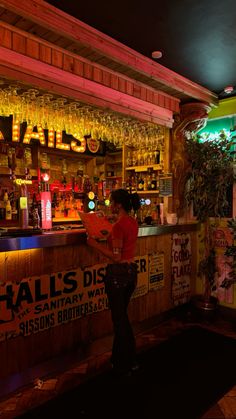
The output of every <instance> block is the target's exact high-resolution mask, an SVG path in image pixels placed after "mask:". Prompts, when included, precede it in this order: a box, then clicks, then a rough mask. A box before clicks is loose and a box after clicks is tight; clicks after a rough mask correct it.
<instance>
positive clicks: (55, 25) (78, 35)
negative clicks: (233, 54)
mask: <svg viewBox="0 0 236 419" xmlns="http://www.w3.org/2000/svg"><path fill="white" fill-rule="evenodd" d="M0 6H1V7H5V8H6V9H8V10H10V11H13V12H15V13H17V14H19V15H20V16H23V17H24V18H26V19H30V20H31V21H33V22H35V23H38V24H39V25H41V26H43V27H46V28H47V29H48V30H51V31H54V32H56V33H58V34H60V35H62V36H65V37H67V38H69V39H71V40H73V41H79V42H80V43H82V44H84V45H86V46H89V47H92V48H93V49H94V50H95V51H98V52H99V53H101V54H103V55H105V56H106V57H109V58H110V59H111V60H114V61H116V62H117V63H119V64H122V65H126V66H127V67H129V68H131V69H133V70H135V71H138V72H140V73H141V74H144V75H145V76H147V77H150V78H152V79H154V80H156V81H158V82H159V83H162V84H163V85H165V86H168V87H171V88H172V89H175V90H176V91H177V92H182V93H184V94H185V95H187V96H189V97H190V98H194V99H197V100H200V101H205V102H207V103H209V104H210V105H216V104H217V103H218V98H217V96H216V95H215V94H214V93H213V92H211V91H209V90H208V89H206V88H204V87H202V86H200V85H199V84H197V83H194V82H192V81H191V80H189V79H187V78H185V77H183V76H181V75H179V74H178V73H175V72H174V71H172V70H169V69H167V68H166V67H164V66H162V65H161V64H159V63H155V62H153V61H152V60H151V59H149V58H147V57H145V56H143V55H142V54H139V53H138V52H136V51H134V50H133V49H131V48H129V47H127V46H125V45H123V44H122V43H120V42H118V41H116V40H114V39H112V38H111V37H109V36H107V35H105V34H103V33H102V32H100V31H98V30H96V29H94V28H92V27H91V26H89V25H87V24H85V23H83V22H81V21H80V20H78V19H75V18H74V17H72V16H70V15H68V14H66V13H64V12H62V11H61V10H59V9H57V8H56V7H54V6H51V5H49V4H48V3H46V2H44V1H42V0H24V1H22V2H19V1H18V0H0Z"/></svg>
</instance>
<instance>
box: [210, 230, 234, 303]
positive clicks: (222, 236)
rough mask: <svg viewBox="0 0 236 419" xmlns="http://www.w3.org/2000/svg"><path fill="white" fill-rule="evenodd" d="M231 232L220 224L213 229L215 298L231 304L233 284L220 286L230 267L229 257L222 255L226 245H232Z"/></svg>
mask: <svg viewBox="0 0 236 419" xmlns="http://www.w3.org/2000/svg"><path fill="white" fill-rule="evenodd" d="M232 239H233V237H232V234H231V232H230V230H229V228H228V227H226V226H224V224H223V223H222V225H220V226H219V227H217V228H215V229H214V246H215V250H216V266H217V278H216V284H217V298H218V299H219V301H220V302H225V303H227V304H233V286H232V285H231V286H230V287H229V288H228V289H226V288H222V287H221V284H222V282H223V281H224V279H225V278H227V276H228V273H229V271H230V270H231V268H230V262H231V260H232V258H231V257H226V256H224V253H225V251H226V248H227V246H231V245H232Z"/></svg>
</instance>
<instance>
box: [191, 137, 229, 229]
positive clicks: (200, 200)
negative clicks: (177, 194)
mask: <svg viewBox="0 0 236 419" xmlns="http://www.w3.org/2000/svg"><path fill="white" fill-rule="evenodd" d="M234 141H235V138H234V136H232V137H231V138H230V139H228V137H227V135H226V134H225V132H224V131H221V132H220V133H219V136H218V137H217V138H215V139H213V140H210V139H206V140H205V141H204V142H203V141H202V140H201V136H200V135H195V136H194V137H192V138H186V140H185V147H186V152H187V155H188V158H189V162H190V167H191V169H190V174H189V177H188V182H187V183H186V193H185V199H186V202H187V205H190V204H191V203H193V205H194V213H195V215H196V218H197V219H198V220H200V221H206V219H207V218H208V217H222V216H223V215H224V211H225V210H226V209H227V207H228V205H229V204H228V201H227V191H228V188H229V187H230V185H232V184H233V182H234V181H235V180H236V176H235V174H234V162H235V151H234V146H235V142H234Z"/></svg>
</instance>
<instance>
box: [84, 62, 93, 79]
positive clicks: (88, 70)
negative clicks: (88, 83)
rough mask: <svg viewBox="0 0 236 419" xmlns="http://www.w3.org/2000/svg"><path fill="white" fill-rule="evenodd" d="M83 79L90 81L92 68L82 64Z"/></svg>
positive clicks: (89, 65)
mask: <svg viewBox="0 0 236 419" xmlns="http://www.w3.org/2000/svg"><path fill="white" fill-rule="evenodd" d="M84 77H86V78H87V79H90V80H92V78H93V66H92V65H91V64H88V63H84Z"/></svg>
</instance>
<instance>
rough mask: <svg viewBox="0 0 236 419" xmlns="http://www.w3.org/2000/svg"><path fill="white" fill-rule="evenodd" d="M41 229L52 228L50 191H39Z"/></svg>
mask: <svg viewBox="0 0 236 419" xmlns="http://www.w3.org/2000/svg"><path fill="white" fill-rule="evenodd" d="M40 197H41V216H42V229H44V230H49V229H50V228H52V208H51V192H41V194H40Z"/></svg>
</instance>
